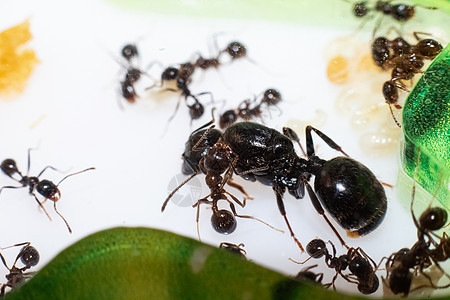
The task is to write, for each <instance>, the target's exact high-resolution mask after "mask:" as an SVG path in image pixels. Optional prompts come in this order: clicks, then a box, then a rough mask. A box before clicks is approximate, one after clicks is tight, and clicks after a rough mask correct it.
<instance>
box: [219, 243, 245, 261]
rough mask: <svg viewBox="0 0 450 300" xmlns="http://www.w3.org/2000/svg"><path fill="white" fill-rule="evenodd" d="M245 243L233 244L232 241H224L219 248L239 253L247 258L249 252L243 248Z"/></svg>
mask: <svg viewBox="0 0 450 300" xmlns="http://www.w3.org/2000/svg"><path fill="white" fill-rule="evenodd" d="M244 246H245V245H244V244H242V243H241V244H239V245H236V244H232V243H227V242H222V243H220V245H219V248H222V249H225V250H227V251H229V252H231V253H233V254H237V255H239V256H240V257H242V258H244V259H245V255H246V254H247V252H246V251H245V250H244V249H243V247H244Z"/></svg>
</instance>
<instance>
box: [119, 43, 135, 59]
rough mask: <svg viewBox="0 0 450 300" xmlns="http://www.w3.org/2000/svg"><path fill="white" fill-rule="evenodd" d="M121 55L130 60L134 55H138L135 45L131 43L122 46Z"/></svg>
mask: <svg viewBox="0 0 450 300" xmlns="http://www.w3.org/2000/svg"><path fill="white" fill-rule="evenodd" d="M122 56H123V57H124V58H125V59H126V60H128V61H130V60H132V59H133V58H134V57H136V56H138V50H137V47H136V45H132V44H128V45H125V46H124V47H123V48H122Z"/></svg>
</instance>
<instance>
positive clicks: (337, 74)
mask: <svg viewBox="0 0 450 300" xmlns="http://www.w3.org/2000/svg"><path fill="white" fill-rule="evenodd" d="M327 76H328V79H329V80H330V81H331V82H332V83H335V84H344V83H346V82H347V81H348V78H349V67H348V62H347V59H346V58H345V57H342V56H335V57H333V58H332V59H330V61H329V62H328V67H327Z"/></svg>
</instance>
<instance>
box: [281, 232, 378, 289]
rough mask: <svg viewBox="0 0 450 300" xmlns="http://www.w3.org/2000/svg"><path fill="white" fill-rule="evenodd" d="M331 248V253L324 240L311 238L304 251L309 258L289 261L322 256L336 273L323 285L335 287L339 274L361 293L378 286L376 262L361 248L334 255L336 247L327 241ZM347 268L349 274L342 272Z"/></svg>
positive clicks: (349, 249)
mask: <svg viewBox="0 0 450 300" xmlns="http://www.w3.org/2000/svg"><path fill="white" fill-rule="evenodd" d="M328 243H329V244H330V245H331V247H332V249H333V254H330V252H329V251H328V248H327V246H326V244H325V242H324V241H323V240H322V239H318V238H317V239H313V240H311V241H310V242H309V243H308V244H307V245H306V252H307V253H308V254H309V258H307V259H306V260H305V261H302V262H297V261H294V260H292V259H290V260H291V261H293V262H295V263H297V264H304V263H306V262H307V261H309V260H310V259H311V258H314V259H320V258H322V257H324V259H325V263H326V265H327V266H328V267H329V268H331V269H334V270H335V272H336V274H335V275H334V276H333V279H332V280H331V282H330V283H327V284H324V287H326V288H328V287H330V286H333V288H334V289H336V287H335V281H336V279H337V277H338V275H340V276H341V277H342V278H343V279H345V280H346V281H348V282H350V283H355V284H357V285H358V290H359V291H360V292H361V293H363V294H366V295H367V294H372V293H374V292H376V291H377V289H378V286H379V280H378V277H377V276H376V274H375V270H376V267H377V265H376V263H375V262H374V261H373V259H372V258H371V257H370V256H368V255H367V254H366V253H365V252H364V251H363V250H362V249H361V248H359V247H358V248H348V250H347V253H346V254H342V255H340V256H336V248H335V246H334V244H333V243H332V242H331V241H329V242H328ZM347 268H348V269H349V271H350V274H344V273H343V272H344V271H345V270H346V269H347Z"/></svg>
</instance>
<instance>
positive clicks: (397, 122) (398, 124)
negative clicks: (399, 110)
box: [388, 104, 402, 128]
mask: <svg viewBox="0 0 450 300" xmlns="http://www.w3.org/2000/svg"><path fill="white" fill-rule="evenodd" d="M388 106H389V110H390V111H391V116H392V119H393V120H394V122H395V124H396V125H397V126H398V127H400V128H402V125H401V124H400V122H399V121H398V120H397V118H396V117H395V115H394V111H393V110H392V105H391V104H389V105H388Z"/></svg>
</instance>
